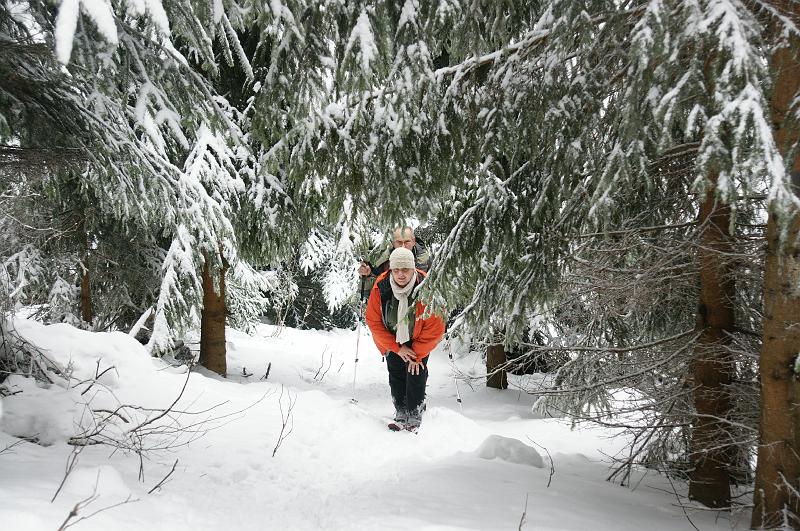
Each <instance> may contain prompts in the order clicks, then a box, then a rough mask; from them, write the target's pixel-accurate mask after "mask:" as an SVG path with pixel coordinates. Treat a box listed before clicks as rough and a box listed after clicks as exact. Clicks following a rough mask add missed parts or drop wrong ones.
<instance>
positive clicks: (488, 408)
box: [0, 319, 749, 531]
mask: <svg viewBox="0 0 800 531" xmlns="http://www.w3.org/2000/svg"><path fill="white" fill-rule="evenodd" d="M16 327H17V330H18V331H19V333H21V334H22V335H24V336H25V337H27V338H29V339H30V340H31V341H33V342H35V343H36V344H37V345H38V346H39V347H40V348H42V349H43V350H44V351H45V352H46V353H47V355H48V357H49V358H50V359H51V360H52V361H54V362H55V363H58V364H60V365H61V366H62V367H69V368H70V369H71V370H72V380H71V382H70V384H69V385H65V384H62V385H58V380H57V379H55V380H56V383H54V384H53V385H50V386H42V385H40V384H36V383H35V382H34V381H33V380H32V379H28V378H24V377H20V376H13V377H11V378H9V379H8V380H6V382H5V385H6V387H7V388H8V389H9V391H11V392H12V393H16V394H13V395H11V396H7V397H5V398H3V400H2V403H1V404H0V405H1V407H0V411H2V417H0V451H2V450H3V449H6V450H5V451H2V453H0V522H3V529H7V530H39V529H42V530H44V529H46V530H52V529H56V528H57V527H58V526H59V525H61V523H62V522H63V521H64V519H65V518H66V517H67V514H68V513H69V511H70V510H71V509H72V508H73V507H74V506H75V504H76V503H77V502H79V501H81V500H85V499H86V498H88V497H89V496H91V495H92V494H93V493H95V491H96V495H97V499H95V500H94V501H92V502H91V503H90V504H89V505H88V506H87V507H85V508H82V509H81V510H80V511H79V517H80V516H88V515H90V514H91V513H93V512H94V511H97V510H99V509H103V508H106V507H110V508H109V509H108V510H105V511H102V512H100V513H97V514H95V515H93V516H91V517H90V518H88V519H86V520H83V521H81V522H80V523H79V524H78V525H77V526H76V528H77V529H81V530H85V531H89V530H108V529H114V530H115V531H124V530H138V529H148V530H197V531H199V530H218V529H224V530H229V529H237V530H262V529H299V530H305V529H333V530H376V529H388V530H393V529H418V530H437V531H438V530H462V529H481V530H493V529H498V530H500V529H518V528H519V527H520V520H521V519H522V515H523V511H524V512H525V519H524V522H523V523H522V526H521V528H522V529H530V530H533V529H535V530H557V529H558V530H564V529H593V530H614V531H618V530H637V531H638V530H641V529H658V530H671V529H676V530H677V529H680V530H684V529H690V528H691V526H690V524H689V522H688V520H687V518H686V516H685V515H684V513H683V510H682V509H681V508H680V507H679V506H677V505H676V503H675V502H676V497H675V494H674V493H673V491H672V486H671V485H670V483H669V482H668V481H667V480H666V479H664V478H663V477H660V476H658V475H655V474H653V473H647V472H645V471H638V472H637V473H636V474H635V475H636V477H635V478H634V481H632V484H633V485H634V486H635V487H634V488H629V487H620V486H618V485H614V484H611V483H608V482H606V481H605V478H606V477H607V475H608V473H609V468H608V467H609V465H608V462H607V457H606V456H607V455H614V454H616V453H618V452H619V451H620V449H622V448H623V446H624V440H623V439H622V438H620V437H616V438H615V437H611V435H613V432H611V431H609V430H608V429H605V428H604V429H599V428H587V427H583V428H576V429H570V424H569V422H567V421H566V420H564V419H557V418H538V417H537V416H536V415H534V414H533V413H532V412H531V405H532V404H533V402H534V401H535V398H536V397H534V396H531V395H527V394H525V393H520V392H518V391H514V390H506V391H498V390H492V389H486V388H485V386H484V385H482V383H481V382H480V379H478V380H477V381H474V382H472V384H471V385H468V384H466V383H465V382H464V381H459V390H460V395H461V397H462V404H461V406H459V404H458V402H457V401H456V390H455V386H454V381H453V377H452V376H453V375H452V372H451V365H450V363H449V360H448V357H447V353H446V350H445V347H444V346H440V348H439V349H437V350H436V351H434V352H433V353H432V354H431V359H430V362H429V368H430V378H429V381H428V400H427V405H428V408H427V411H426V413H425V414H424V417H423V424H422V427H421V428H420V431H419V433H417V434H412V433H408V432H400V433H394V432H391V431H389V430H388V429H387V427H386V419H387V417H389V416H390V415H391V414H392V413H393V408H392V406H391V402H390V398H389V390H388V382H387V374H386V366H385V364H383V363H382V362H381V357H380V355H379V354H378V352H377V349H376V348H375V347H374V345H373V343H372V341H371V338H370V337H369V336H368V333H367V332H366V331H365V330H364V329H363V328H362V332H361V338H360V361H359V362H358V370H357V381H356V388H355V392H356V398H357V400H358V402H357V403H355V404H354V403H351V398H353V369H354V365H355V363H354V359H355V348H356V342H357V341H356V340H357V335H356V332H354V331H343V330H338V331H332V332H321V331H299V330H294V329H289V328H284V329H278V328H276V327H274V326H270V325H262V326H260V327H259V328H258V330H257V334H256V335H255V336H247V335H245V334H243V333H240V332H237V331H234V330H230V329H229V330H228V336H227V348H228V378H227V379H223V378H221V377H218V376H217V375H214V374H211V373H209V372H207V371H203V370H196V371H194V372H192V373H191V374H188V381H187V373H186V371H185V368H183V367H171V366H169V365H168V364H167V363H165V362H164V361H162V360H159V359H154V358H151V357H149V356H148V354H147V352H146V351H145V349H144V347H142V346H141V345H139V344H138V343H137V342H136V341H135V340H133V339H132V338H131V337H130V336H128V335H127V334H124V333H92V332H86V331H81V330H78V329H76V328H73V327H71V326H69V325H51V326H43V325H41V324H39V323H36V322H33V321H30V320H24V319H17V320H16ZM452 347H453V349H454V355H455V358H456V366H457V369H458V371H459V372H460V373H462V374H467V375H471V376H475V377H478V378H480V376H481V375H482V374H483V369H482V368H481V360H480V356H479V355H478V354H477V353H469V352H465V351H464V349H462V348H459V347H458V345H455V344H454V345H453V346H452ZM269 363H271V364H272V367H271V370H270V373H269V377H268V379H267V380H263V379H261V378H262V377H263V376H264V375H265V373H266V370H267V366H268V364H269ZM110 366H113V367H114V369H112V370H109V371H107V372H106V373H105V374H103V376H102V377H101V378H100V381H99V382H97V383H95V384H94V385H93V386H92V388H91V389H90V390H89V391H88V392H85V393H84V391H85V390H86V389H87V388H88V387H89V385H91V381H88V382H84V383H79V382H81V381H83V380H91V379H92V377H93V376H94V375H95V374H97V373H99V372H102V371H103V370H104V369H106V368H108V367H110ZM243 374H252V376H249V377H245V376H244V375H243ZM511 379H512V382H519V381H520V380H519V378H516V377H513V376H512V377H511ZM184 383H186V389H185V391H184V393H183V395H182V398H181V400H180V401H179V402H178V404H177V405H176V409H179V410H183V411H187V412H190V413H193V414H189V413H187V414H185V415H182V416H179V417H178V422H180V423H182V424H183V425H186V426H188V425H190V424H197V423H198V422H200V425H199V426H196V427H195V429H194V430H193V431H194V432H195V433H194V434H193V436H191V437H189V436H187V437H178V438H177V439H166V438H165V439H162V440H160V441H159V442H161V443H166V445H167V446H172V447H171V448H168V449H166V450H158V451H152V452H149V453H148V454H147V455H146V458H145V459H144V461H143V462H142V463H141V465H142V467H143V468H142V470H143V472H144V474H143V476H144V477H143V480H141V481H140V479H139V470H140V460H139V458H138V457H137V455H135V454H133V453H125V452H121V451H117V452H114V451H113V448H110V447H108V446H103V445H99V446H89V447H85V448H84V450H83V451H82V452H81V453H80V455H79V456H78V460H77V464H76V466H75V468H74V470H73V471H72V472H71V473H70V474H69V476H68V477H67V481H66V482H65V483H64V486H63V488H62V490H61V492H60V493H59V495H58V497H57V498H56V500H55V501H54V502H53V503H51V502H50V500H51V498H52V497H53V495H54V493H55V492H56V490H57V489H58V486H59V484H60V483H61V481H62V479H63V478H64V471H65V466H66V463H67V459H68V457H69V455H70V452H71V450H72V447H70V446H69V445H67V443H66V441H67V439H68V437H70V436H71V435H73V434H74V433H75V432H76V430H77V429H78V427H79V426H80V424H81V422H82V420H81V419H82V418H83V419H84V420H83V422H84V424H85V421H86V418H87V416H86V413H87V412H86V406H85V405H84V404H85V403H86V402H88V401H89V400H90V399H91V400H92V405H93V406H94V407H95V408H110V407H113V406H114V404H119V403H126V404H136V405H138V406H142V407H146V408H164V407H168V406H169V405H170V404H171V403H172V402H173V401H174V400H175V398H176V397H177V396H178V394H179V393H180V390H181V388H182V387H183V386H184ZM81 393H83V394H81ZM290 404H293V406H291V405H290ZM210 408H211V409H210ZM290 408H291V415H290V416H289V421H288V424H287V429H286V430H285V431H284V435H286V432H287V431H288V430H289V429H291V431H290V432H289V433H288V435H286V437H285V439H284V440H283V441H282V443H281V445H280V446H279V447H278V449H277V451H276V452H275V455H274V456H273V451H274V449H275V447H276V444H277V442H278V440H279V437H280V434H281V428H282V426H283V422H282V418H286V417H287V415H288V412H289V410H290ZM134 415H135V414H134V413H131V416H134ZM129 420H130V421H131V423H133V421H134V420H135V419H134V418H131V419H129ZM159 422H162V423H163V422H166V420H165V419H162V420H161V421H159ZM124 429H126V426H125V424H121V428H120V434H122V433H124ZM128 429H129V427H128ZM198 432H200V433H198ZM21 436H24V437H27V438H29V439H31V440H32V439H36V440H38V444H37V443H34V442H29V441H28V440H22V439H19V438H18V437H21ZM176 461H177V466H176V468H175V472H174V473H173V474H172V475H171V476H170V477H169V479H168V480H167V481H166V482H165V484H164V485H163V486H162V487H161V488H160V489H156V490H155V491H154V492H153V493H152V494H148V491H149V490H150V489H152V488H153V487H154V486H155V485H156V484H157V483H158V482H159V481H160V480H161V479H162V478H164V477H165V476H166V475H167V474H168V473H169V472H170V470H171V469H172V466H173V464H174V463H175V462H176ZM551 474H552V479H551V477H550V476H551ZM548 483H550V485H549V486H548ZM675 487H676V488H677V490H678V494H679V495H681V496H684V495H685V493H686V489H685V485H681V484H676V485H675ZM129 496H130V499H131V500H137V501H135V502H133V503H126V504H123V505H119V506H116V507H111V506H113V505H115V504H118V503H120V502H123V501H124V500H126V499H127V498H128V497H129ZM688 511H689V515H690V516H691V519H692V521H693V522H694V524H695V525H696V526H697V527H698V528H699V529H701V530H709V529H731V528H741V529H745V528H746V526H747V522H748V521H749V520H748V518H747V516H746V515H738V516H736V515H734V516H733V517H731V516H722V517H720V518H719V519H717V520H715V517H716V515H715V514H713V513H712V512H710V511H692V510H691V509H689V510H688ZM73 521H74V520H73Z"/></svg>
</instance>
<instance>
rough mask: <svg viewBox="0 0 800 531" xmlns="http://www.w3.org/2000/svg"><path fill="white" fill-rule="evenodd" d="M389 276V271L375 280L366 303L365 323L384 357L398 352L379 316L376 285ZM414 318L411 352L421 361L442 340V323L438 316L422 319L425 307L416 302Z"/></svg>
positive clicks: (392, 336) (379, 304) (379, 308)
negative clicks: (388, 353)
mask: <svg viewBox="0 0 800 531" xmlns="http://www.w3.org/2000/svg"><path fill="white" fill-rule="evenodd" d="M389 274H390V271H385V272H383V273H381V274H380V275H379V276H378V278H376V279H375V284H374V285H373V286H372V291H371V292H370V294H369V302H367V313H366V321H367V326H369V329H370V331H371V332H372V339H373V341H375V345H376V346H377V347H378V350H380V351H381V355H386V353H387V352H389V351H391V352H397V351H398V350H400V344H399V343H397V340H396V339H395V335H394V334H393V333H392V332H390V331H389V330H388V329H387V328H386V325H384V324H383V318H382V316H381V311H382V310H381V294H380V289H379V287H378V285H379V284H380V282H381V281H382V280H383V279H385V278H386V277H387V276H388V275H389ZM417 274H418V275H422V276H425V273H423V272H422V271H420V270H419V269H417ZM416 305H417V311H416V316H417V320H416V321H415V322H414V334H413V336H412V337H411V350H413V351H414V353H416V355H417V360H422V359H423V358H424V357H426V356H427V355H428V354H430V353H431V351H432V350H433V349H434V348H436V345H438V344H439V341H441V340H442V336H443V335H444V321H443V320H442V318H441V317H439V316H438V315H431V316H430V317H428V318H427V319H422V314H424V313H425V305H424V304H422V303H421V302H417V303H416Z"/></svg>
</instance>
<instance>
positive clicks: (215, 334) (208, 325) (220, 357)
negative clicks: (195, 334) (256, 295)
mask: <svg viewBox="0 0 800 531" xmlns="http://www.w3.org/2000/svg"><path fill="white" fill-rule="evenodd" d="M226 270H227V264H223V266H222V268H220V270H219V292H217V291H215V289H214V278H213V276H212V272H211V266H210V265H209V260H208V257H207V256H206V262H205V265H203V311H202V313H201V316H200V365H202V366H203V367H205V368H207V369H208V370H211V371H214V372H215V373H217V374H220V375H222V376H225V373H226V371H227V359H226V352H225V271H226Z"/></svg>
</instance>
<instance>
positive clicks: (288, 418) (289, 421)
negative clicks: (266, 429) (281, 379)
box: [272, 386, 297, 457]
mask: <svg viewBox="0 0 800 531" xmlns="http://www.w3.org/2000/svg"><path fill="white" fill-rule="evenodd" d="M283 391H284V387H283V386H281V396H280V397H278V405H279V407H280V409H281V432H280V433H279V434H278V442H277V444H275V449H274V450H272V457H275V454H276V453H278V448H280V446H281V444H282V443H283V441H284V440H285V439H286V438H287V437H288V436H289V434H291V433H292V430H293V429H294V416H293V414H292V410H293V409H294V405H295V403H296V402H297V396H292V392H291V391H287V392H286V394H287V404H286V406H287V407H286V411H284V409H283Z"/></svg>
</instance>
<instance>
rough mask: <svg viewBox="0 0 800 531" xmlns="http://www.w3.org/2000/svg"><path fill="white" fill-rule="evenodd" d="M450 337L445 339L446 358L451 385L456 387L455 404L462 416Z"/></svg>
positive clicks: (462, 407) (462, 411) (462, 409)
mask: <svg viewBox="0 0 800 531" xmlns="http://www.w3.org/2000/svg"><path fill="white" fill-rule="evenodd" d="M451 339H452V337H448V338H447V357H449V358H450V370H451V371H452V373H453V385H455V386H456V402H458V409H459V411H460V412H461V414H462V415H463V414H464V406H463V405H462V403H461V392H460V391H459V390H458V379H456V361H455V360H454V359H453V350H452V348H451V347H450V340H451Z"/></svg>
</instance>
